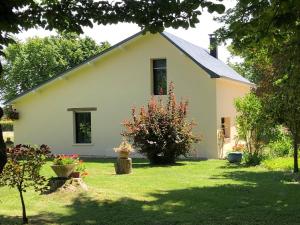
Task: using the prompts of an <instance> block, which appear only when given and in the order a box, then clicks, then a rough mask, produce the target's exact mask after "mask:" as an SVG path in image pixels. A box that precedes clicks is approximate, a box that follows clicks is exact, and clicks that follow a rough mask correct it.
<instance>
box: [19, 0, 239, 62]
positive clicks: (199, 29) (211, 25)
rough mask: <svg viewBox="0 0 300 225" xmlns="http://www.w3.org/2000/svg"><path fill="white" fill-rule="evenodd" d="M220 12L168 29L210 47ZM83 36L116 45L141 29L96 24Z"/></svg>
mask: <svg viewBox="0 0 300 225" xmlns="http://www.w3.org/2000/svg"><path fill="white" fill-rule="evenodd" d="M223 4H224V5H225V7H226V9H228V8H230V7H233V6H234V5H235V0H224V1H223ZM217 15H219V14H217V13H214V14H210V13H208V12H203V14H202V15H201V16H200V17H199V19H200V23H199V24H197V26H196V27H195V28H189V29H188V30H185V29H182V28H181V29H177V30H175V29H166V31H167V32H169V33H172V34H174V35H176V36H178V37H181V38H183V39H185V40H187V41H190V42H192V43H193V44H195V45H198V46H201V47H203V48H205V49H208V46H209V36H208V35H209V34H212V33H213V32H214V31H215V30H216V29H218V28H219V27H221V26H222V24H220V23H218V22H217V21H214V20H213V18H214V16H217ZM83 30H84V34H83V36H89V37H91V38H93V39H94V40H95V41H96V42H97V43H100V42H103V41H108V42H109V43H110V44H112V45H114V44H116V43H118V42H120V41H122V40H124V39H125V38H127V37H129V36H131V35H133V34H135V33H137V32H139V31H140V28H139V27H138V26H137V25H135V24H128V23H119V24H117V25H106V26H102V25H100V26H99V25H95V26H94V27H93V28H84V29H83ZM51 34H55V32H50V31H46V30H42V29H30V30H28V31H24V32H21V33H20V34H18V35H16V37H17V38H18V39H19V40H21V41H25V40H26V39H27V38H30V37H35V36H39V37H45V36H48V35H51ZM218 51H219V59H221V60H222V61H224V62H226V61H227V59H228V58H229V57H230V53H229V52H228V50H227V48H226V46H224V45H221V46H219V48H218Z"/></svg>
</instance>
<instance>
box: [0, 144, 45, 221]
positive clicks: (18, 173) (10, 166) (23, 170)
mask: <svg viewBox="0 0 300 225" xmlns="http://www.w3.org/2000/svg"><path fill="white" fill-rule="evenodd" d="M7 151H8V152H7V153H8V160H7V164H6V165H5V167H4V170H3V173H2V174H1V177H0V184H1V185H7V186H9V187H11V188H17V190H18V192H19V195H20V200H21V204H22V215H23V224H27V223H28V218H27V216H26V207H25V201H24V198H23V192H26V190H27V189H28V188H29V187H33V188H34V190H35V191H43V190H45V187H46V186H45V182H46V178H45V177H43V176H42V175H41V174H40V170H41V168H42V166H43V165H44V164H45V163H46V160H47V156H48V155H49V154H50V149H49V147H48V146H46V145H41V146H40V147H39V148H36V147H32V146H29V145H17V146H16V147H15V148H11V149H8V150H7Z"/></svg>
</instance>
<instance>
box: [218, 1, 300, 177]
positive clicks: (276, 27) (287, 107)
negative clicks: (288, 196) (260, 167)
mask: <svg viewBox="0 0 300 225" xmlns="http://www.w3.org/2000/svg"><path fill="white" fill-rule="evenodd" d="M219 21H222V22H225V26H224V27H222V28H221V29H219V30H218V31H217V34H218V37H219V40H227V39H231V40H232V49H233V50H234V51H235V52H236V53H238V54H239V55H241V56H244V57H246V63H249V64H248V66H249V67H250V68H252V71H253V72H254V77H255V79H256V81H257V82H258V89H257V91H258V92H257V94H258V95H259V96H260V97H261V99H262V101H263V105H264V107H266V108H269V110H266V112H268V113H269V115H271V116H272V117H273V119H274V121H276V122H277V123H281V124H283V125H285V126H286V127H287V128H288V129H289V131H290V133H291V136H292V138H293V143H294V144H293V145H294V172H298V171H299V169H298V163H297V162H298V144H299V143H300V138H299V136H300V135H299V133H300V120H299V117H300V95H299V89H300V76H299V74H300V66H299V65H300V63H299V62H300V56H299V52H300V29H299V21H300V2H299V1H298V0H290V1H279V0H274V1H268V0H262V1H261V0H255V1H250V0H239V1H238V3H237V5H236V6H235V7H234V8H233V9H230V10H228V11H227V12H226V15H225V16H223V17H221V18H219ZM256 56H258V57H257V58H255V57H256ZM244 65H245V64H244ZM270 103H271V104H270Z"/></svg>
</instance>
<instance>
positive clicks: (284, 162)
mask: <svg viewBox="0 0 300 225" xmlns="http://www.w3.org/2000/svg"><path fill="white" fill-rule="evenodd" d="M298 162H299V163H300V161H298ZM263 165H264V166H265V167H266V168H267V169H269V170H283V171H292V170H293V168H294V159H293V158H292V157H279V158H271V159H267V160H265V161H264V162H263Z"/></svg>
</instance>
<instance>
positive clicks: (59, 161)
mask: <svg viewBox="0 0 300 225" xmlns="http://www.w3.org/2000/svg"><path fill="white" fill-rule="evenodd" d="M78 162H79V155H77V154H73V155H57V156H55V157H54V160H53V165H58V166H62V165H69V164H77V163H78Z"/></svg>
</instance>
